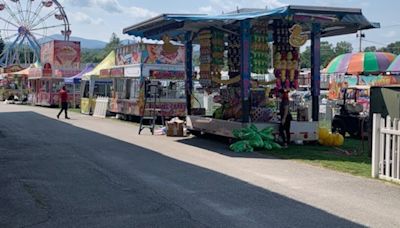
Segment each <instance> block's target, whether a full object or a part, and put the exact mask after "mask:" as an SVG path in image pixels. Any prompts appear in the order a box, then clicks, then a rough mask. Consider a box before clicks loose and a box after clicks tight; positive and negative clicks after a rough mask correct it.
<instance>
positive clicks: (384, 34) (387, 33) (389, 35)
mask: <svg viewBox="0 0 400 228" xmlns="http://www.w3.org/2000/svg"><path fill="white" fill-rule="evenodd" d="M383 36H384V37H387V38H393V37H396V36H397V32H396V31H393V30H391V31H389V32H386V33H383Z"/></svg>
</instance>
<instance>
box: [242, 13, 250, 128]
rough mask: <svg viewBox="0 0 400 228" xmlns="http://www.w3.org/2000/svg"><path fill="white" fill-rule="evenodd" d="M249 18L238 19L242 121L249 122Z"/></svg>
mask: <svg viewBox="0 0 400 228" xmlns="http://www.w3.org/2000/svg"><path fill="white" fill-rule="evenodd" d="M250 35H251V34H250V20H242V21H240V77H241V78H240V79H241V81H240V86H241V97H242V122H243V123H248V122H250V101H249V98H250V79H251V78H250V77H251V67H250V47H251V36H250Z"/></svg>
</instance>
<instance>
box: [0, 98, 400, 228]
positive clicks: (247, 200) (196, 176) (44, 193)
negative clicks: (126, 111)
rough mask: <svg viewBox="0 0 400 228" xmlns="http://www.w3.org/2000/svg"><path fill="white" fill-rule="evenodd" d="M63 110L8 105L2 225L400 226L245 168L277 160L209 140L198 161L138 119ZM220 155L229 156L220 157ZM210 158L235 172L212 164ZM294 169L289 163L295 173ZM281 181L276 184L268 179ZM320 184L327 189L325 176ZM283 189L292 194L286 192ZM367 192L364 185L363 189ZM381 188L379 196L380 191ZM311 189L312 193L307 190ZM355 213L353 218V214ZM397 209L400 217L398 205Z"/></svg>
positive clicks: (3, 110)
mask: <svg viewBox="0 0 400 228" xmlns="http://www.w3.org/2000/svg"><path fill="white" fill-rule="evenodd" d="M56 112H57V110H51V109H37V108H31V107H29V108H26V107H16V106H13V107H12V108H8V106H5V105H0V227H359V226H369V225H372V226H382V227H390V226H393V227H395V226H396V225H399V224H400V223H397V222H399V218H394V219H393V218H391V217H392V216H390V214H388V216H387V217H385V216H381V214H379V213H377V216H376V217H377V218H372V220H371V219H370V220H368V213H369V212H371V211H373V210H372V209H371V208H370V209H371V210H367V211H366V213H367V214H365V213H363V211H362V210H361V209H360V211H356V210H358V208H362V207H363V206H362V205H361V207H360V205H358V207H357V205H356V204H357V200H355V201H354V202H349V203H353V204H354V205H353V204H351V205H336V206H335V202H331V204H333V205H334V206H329V205H330V204H329V201H332V197H338V196H337V195H336V194H335V193H332V196H329V195H327V194H325V193H324V191H323V186H321V192H323V193H324V195H323V196H322V197H325V199H326V200H325V201H324V200H319V199H320V197H321V196H320V195H318V194H316V193H314V192H312V191H309V192H307V191H308V190H307V188H306V187H304V188H299V187H298V186H297V185H298V183H297V182H296V181H294V182H293V184H292V186H291V187H292V188H287V187H285V186H284V185H283V183H284V182H282V181H281V180H279V178H280V177H279V176H274V177H271V176H268V175H272V174H271V173H265V176H264V177H261V176H260V175H250V174H249V173H245V172H241V170H242V169H243V168H246V167H247V168H248V170H251V168H250V165H251V163H247V162H253V161H254V162H258V163H259V162H264V161H265V162H266V161H268V162H274V159H273V158H266V157H258V156H257V155H255V156H254V157H244V158H241V157H235V156H233V155H232V154H228V155H227V154H224V153H227V152H226V151H224V149H221V148H219V147H218V146H220V145H219V144H213V143H210V144H208V145H207V146H206V145H204V144H206V143H207V142H206V141H200V143H202V144H203V146H205V147H212V148H214V150H212V148H208V149H209V152H210V151H211V152H210V154H207V153H205V154H202V155H201V156H202V157H198V158H197V159H198V160H199V164H196V161H189V160H190V159H189V158H187V159H186V158H185V157H183V158H182V159H180V158H176V157H175V154H178V153H179V154H181V155H182V156H188V155H191V154H192V153H193V152H196V150H197V149H196V148H197V147H194V146H192V145H188V143H185V145H183V143H182V141H181V142H180V144H182V146H179V145H180V144H179V143H178V142H176V141H172V140H166V139H165V137H163V136H158V137H157V136H137V135H136V134H137V133H136V130H137V129H136V128H135V127H134V126H132V125H128V124H125V123H119V122H117V121H110V120H94V121H93V118H91V117H86V116H84V117H82V116H80V115H78V114H71V116H72V117H73V118H72V120H68V121H65V120H57V119H55V118H54V116H55V113H56ZM89 128H90V129H91V130H89ZM107 132H108V133H107ZM113 134H114V135H118V134H123V135H125V136H126V135H128V138H129V137H130V136H129V134H132V137H131V139H124V138H122V137H121V139H118V137H110V135H113ZM161 137H162V138H161ZM195 142H196V141H195ZM143 144H146V145H149V146H146V147H144V146H143ZM152 148H153V149H152ZM155 148H158V149H155ZM200 150H205V149H199V151H200ZM219 150H220V151H219ZM162 151H165V152H162ZM168 153H169V154H168ZM231 155H232V156H231ZM194 156H195V155H193V156H191V158H193V157H194ZM203 157H204V159H203ZM194 158H196V157H194ZM214 158H215V159H214ZM188 159H189V160H188ZM207 159H210V160H207ZM211 159H213V161H211ZM218 159H222V160H221V161H223V162H220V163H213V162H215V161H217V160H218ZM223 159H226V160H223ZM229 161H231V162H232V164H233V165H234V167H235V166H236V167H237V169H236V170H237V171H239V173H238V174H237V175H235V172H234V171H232V172H230V171H229V170H231V169H232V168H227V167H228V166H229V165H230V164H228V163H225V162H229ZM258 163H257V164H258ZM207 164H212V165H217V166H219V167H221V169H225V170H227V171H226V172H224V171H219V170H217V169H218V168H215V170H214V168H212V167H210V168H207ZM265 164H267V163H264V165H265ZM277 164H279V163H277ZM285 164H289V166H290V165H293V166H294V167H295V166H298V165H299V164H297V163H295V162H291V163H290V162H289V163H285ZM300 166H302V165H300ZM252 167H255V166H253V165H252ZM292 168H293V167H292ZM233 169H235V168H233ZM301 169H304V170H306V171H305V173H304V175H305V176H307V175H308V173H307V172H308V171H307V170H315V172H316V173H317V174H318V173H319V172H325V170H323V171H321V169H319V168H314V167H309V166H305V168H304V167H303V168H301ZM290 170H291V168H290V167H288V169H287V171H288V172H290ZM299 171H300V172H301V170H299ZM329 175H338V178H340V179H343V181H342V182H343V183H341V184H345V183H344V181H346V180H347V179H349V180H355V181H356V182H357V181H359V182H360V183H362V182H363V181H364V180H362V181H360V178H354V179H352V178H353V177H350V176H341V174H337V173H336V172H334V174H331V173H329ZM329 175H327V176H328V177H329ZM244 176H245V177H244ZM260 178H264V179H263V181H264V182H262V180H261V179H260ZM271 180H274V182H268V181H271ZM332 180H333V179H331V180H330V181H332ZM304 181H308V180H307V179H306V180H304ZM328 181H329V180H328ZM314 183H317V185H320V182H319V181H317V180H316V181H314ZM306 184H307V183H306ZM367 184H368V185H374V186H375V185H377V186H378V187H377V188H379V186H380V185H383V187H382V189H387V188H390V189H389V190H390V191H391V195H396V194H398V193H400V188H397V187H396V186H391V185H390V186H387V185H386V184H383V183H382V182H378V181H371V180H368V181H367ZM356 185H358V182H357V183H356ZM296 186H297V188H296ZM310 187H311V188H315V186H312V185H311V186H310ZM280 188H281V189H288V191H287V192H286V191H285V190H282V191H279V189H280ZM344 188H345V187H344ZM359 188H360V189H361V191H362V188H363V186H359ZM296 189H297V190H296ZM304 189H305V190H304ZM360 189H355V191H359V190H360ZM331 190H332V189H331ZM375 190H376V189H373V192H372V193H371V194H374V193H375V194H378V193H377V192H375ZM290 191H291V192H290ZM338 191H339V192H340V190H338ZM315 192H319V191H318V190H315ZM307 193H308V196H307V197H308V198H307V197H306V196H304V195H306V194H307ZM313 194H315V197H313ZM368 194H369V193H368ZM391 195H390V197H391ZM385 197H387V196H385ZM314 198H315V199H316V200H315V201H314V200H313V199H314ZM308 199H309V200H308ZM321 199H322V198H321ZM377 199H379V197H377ZM367 201H368V200H367ZM318 202H321V203H320V204H319V203H318ZM338 202H340V200H339V199H338ZM381 202H383V203H384V205H383V206H382V207H386V208H388V207H389V208H388V210H392V207H394V208H395V205H397V206H398V207H400V206H399V205H400V204H397V203H398V202H400V201H399V198H393V199H385V200H383V201H381ZM386 202H392V203H393V205H392V204H391V203H386ZM374 203H378V202H372V205H374ZM340 208H343V210H341V209H340ZM353 209H354V213H353V214H347V211H348V210H353ZM377 209H379V207H378V208H377ZM392 212H393V213H395V214H396V213H397V215H398V208H397V211H396V210H394V211H392ZM370 216H375V215H374V214H370ZM364 217H365V220H364ZM374 221H375V222H374Z"/></svg>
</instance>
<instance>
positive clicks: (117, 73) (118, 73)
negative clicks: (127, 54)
mask: <svg viewBox="0 0 400 228" xmlns="http://www.w3.org/2000/svg"><path fill="white" fill-rule="evenodd" d="M110 74H111V76H112V77H123V76H124V68H123V67H119V68H113V69H111V70H110Z"/></svg>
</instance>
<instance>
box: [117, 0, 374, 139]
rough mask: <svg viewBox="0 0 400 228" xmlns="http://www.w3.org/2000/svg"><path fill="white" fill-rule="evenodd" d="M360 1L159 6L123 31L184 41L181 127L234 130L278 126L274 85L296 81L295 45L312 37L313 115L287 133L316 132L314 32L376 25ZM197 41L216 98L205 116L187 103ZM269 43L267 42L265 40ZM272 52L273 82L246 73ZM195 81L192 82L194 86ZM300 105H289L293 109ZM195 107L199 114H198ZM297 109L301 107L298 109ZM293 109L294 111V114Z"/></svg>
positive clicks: (292, 86)
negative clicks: (208, 8) (189, 9)
mask: <svg viewBox="0 0 400 228" xmlns="http://www.w3.org/2000/svg"><path fill="white" fill-rule="evenodd" d="M377 27H379V24H376V23H371V22H369V21H368V20H367V19H366V18H365V17H364V16H363V14H362V12H361V10H360V9H349V8H337V7H312V6H292V5H289V6H285V7H281V8H276V9H272V10H268V9H259V10H252V11H250V12H249V11H243V12H241V11H240V10H238V11H237V12H233V13H227V14H222V15H216V16H209V15H190V14H163V15H160V16H158V17H155V18H152V19H150V20H147V21H144V22H141V23H139V24H136V25H133V26H130V27H128V28H125V29H124V30H123V32H124V33H125V34H129V35H133V36H137V37H143V38H150V39H158V40H160V39H162V38H164V39H165V37H168V38H170V39H172V40H175V41H179V42H181V43H182V44H184V45H185V48H186V65H185V66H186V81H187V83H186V86H187V88H186V92H187V93H186V95H187V98H186V104H187V112H188V115H187V127H188V129H189V130H191V131H192V132H207V133H212V134H217V135H222V136H227V137H232V130H233V129H238V128H243V127H246V126H247V125H248V124H249V123H254V124H255V125H257V126H258V127H259V128H264V127H266V126H272V127H274V128H275V129H277V128H278V125H279V119H277V117H276V116H277V110H278V108H277V107H279V106H278V103H279V98H277V99H276V98H273V97H274V96H276V93H275V92H272V91H274V90H275V91H279V90H296V89H297V88H298V76H299V71H300V69H299V66H300V64H299V60H300V49H299V48H300V46H302V45H303V44H304V43H305V42H306V41H307V40H309V39H310V40H311V52H312V57H311V58H312V59H311V62H312V69H311V82H310V83H311V85H310V86H311V98H312V105H311V107H309V108H311V109H312V118H311V119H301V118H298V117H299V116H303V115H297V117H296V118H295V121H293V122H292V127H291V132H292V134H293V137H292V138H293V140H297V139H298V140H316V139H317V128H318V124H319V123H318V120H319V95H320V39H321V38H322V37H329V36H335V35H343V34H350V33H355V32H357V31H358V30H362V29H371V28H377ZM194 44H198V45H200V60H199V61H200V72H199V80H198V83H199V84H200V85H201V86H200V87H201V89H202V90H203V91H204V93H205V94H206V95H207V96H208V95H210V94H215V96H214V98H213V100H214V102H216V103H219V104H220V107H218V108H216V110H214V111H213V112H212V113H213V115H210V116H207V115H205V114H204V113H207V112H204V111H201V110H194V109H192V107H193V106H192V103H193V101H192V94H193V80H194V78H193V72H192V69H193V67H192V66H193V52H192V50H193V45H194ZM268 44H271V45H272V49H271V46H270V45H268ZM270 52H272V53H273V56H272V58H273V68H274V75H275V77H276V80H275V81H273V84H275V89H271V88H270V86H269V85H268V84H271V83H272V82H270V81H263V80H260V79H259V78H253V77H251V73H256V74H265V73H266V72H267V69H268V58H267V57H268V55H269V53H270ZM226 67H227V68H228V69H229V79H228V80H222V78H221V71H222V69H223V68H226ZM196 88H197V86H196ZM300 109H304V107H300V106H297V107H296V106H294V107H291V111H292V112H293V113H294V114H296V113H299V110H300ZM197 114H199V115H197ZM300 114H301V113H300ZM295 116H296V115H295Z"/></svg>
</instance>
